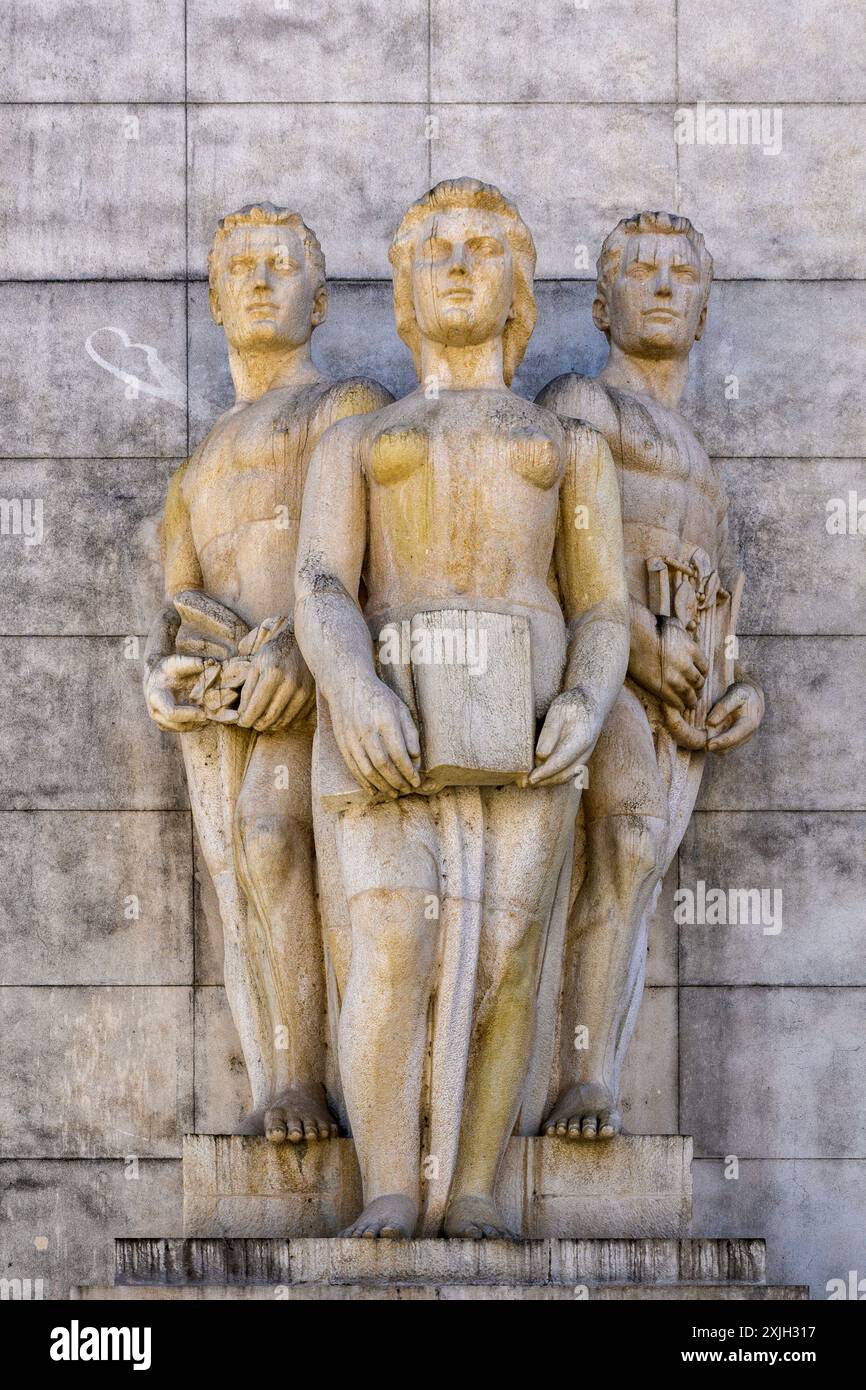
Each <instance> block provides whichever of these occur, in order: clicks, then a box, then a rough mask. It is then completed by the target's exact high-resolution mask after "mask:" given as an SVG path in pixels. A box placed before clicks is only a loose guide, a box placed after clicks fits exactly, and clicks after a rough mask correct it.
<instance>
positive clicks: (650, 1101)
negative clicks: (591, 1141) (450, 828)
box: [622, 987, 680, 1134]
mask: <svg viewBox="0 0 866 1390" xmlns="http://www.w3.org/2000/svg"><path fill="white" fill-rule="evenodd" d="M677 1068H678V1059H677V991H676V990H675V989H670V988H667V987H664V988H658V987H656V988H647V989H646V990H645V991H644V997H643V1000H642V1001H641V1006H640V1013H639V1014H638V1019H637V1026H636V1027H635V1032H634V1038H633V1040H632V1045H631V1047H630V1049H629V1053H628V1056H627V1057H626V1060H625V1066H624V1067H623V1076H622V1117H623V1125H624V1127H625V1130H626V1132H627V1133H628V1134H676V1133H677V1132H678V1130H679V1129H680V1126H679V1124H678V1123H677Z"/></svg>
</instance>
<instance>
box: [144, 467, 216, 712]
mask: <svg viewBox="0 0 866 1390" xmlns="http://www.w3.org/2000/svg"><path fill="white" fill-rule="evenodd" d="M188 463H189V460H187V462H186V463H182V464H181V466H180V468H179V469H178V470H177V472H176V473H175V474H174V475H173V477H172V479H171V481H170V483H169V485H168V494H167V496H166V501H165V511H164V513H163V519H162V561H163V574H164V577H165V595H166V597H165V599H164V601H163V604H162V607H161V608H160V610H159V612H158V613H157V615H156V617H155V618H154V620H153V623H152V624H151V627H150V632H149V633H148V637H147V643H146V645H145V649H144V694H145V699H146V701H147V707H148V712H149V714H150V717H151V719H153V721H154V723H155V724H157V725H158V726H159V728H161V729H164V730H165V731H166V732H169V733H182V732H183V731H184V730H185V729H193V728H199V727H200V726H201V725H202V724H205V723H207V716H206V715H205V714H204V712H203V710H202V709H201V707H200V706H199V705H197V704H191V703H189V702H188V701H187V700H185V699H184V695H185V694H188V692H189V690H190V688H191V687H192V685H193V684H194V683H195V682H196V681H198V680H199V679H200V677H201V674H202V672H203V670H204V662H203V661H201V660H200V659H199V658H198V657H193V656H180V655H177V654H176V653H175V650H174V643H175V638H176V636H177V631H178V628H179V627H180V615H179V614H178V611H177V609H176V608H175V606H174V603H173V601H172V600H173V598H174V595H175V594H177V593H179V592H180V591H181V590H182V589H201V588H203V580H202V573H201V567H200V565H199V562H198V555H197V554H196V549H195V542H194V540H193V536H192V527H191V525H190V519H189V509H188V507H187V505H186V501H185V499H184V495H183V478H184V474H185V472H186V469H187V467H188Z"/></svg>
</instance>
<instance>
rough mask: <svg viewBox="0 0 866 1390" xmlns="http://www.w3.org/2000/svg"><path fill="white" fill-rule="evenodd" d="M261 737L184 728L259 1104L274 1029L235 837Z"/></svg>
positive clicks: (197, 817) (193, 795)
mask: <svg viewBox="0 0 866 1390" xmlns="http://www.w3.org/2000/svg"><path fill="white" fill-rule="evenodd" d="M256 737H257V736H256V734H255V733H253V732H252V731H248V730H246V729H236V728H234V727H232V726H231V725H228V724H207V725H206V726H205V727H204V728H202V729H195V730H193V731H191V732H190V733H185V734H181V735H180V744H181V750H182V752H183V760H184V765H185V768H186V776H187V784H188V787H189V799H190V805H191V806H192V814H193V820H194V821H195V828H196V833H197V835H198V840H199V844H200V846H201V851H202V854H203V855H204V859H205V863H206V864H207V867H208V870H209V872H210V876H211V878H212V879H213V885H214V889H215V891H216V895H217V901H218V902H219V909H220V918H221V920H222V925H223V938H224V943H225V946H224V949H225V967H224V978H225V988H226V995H227V996H228V1001H229V1008H230V1009H231V1013H232V1018H233V1019H234V1023H235V1027H236V1028H237V1031H238V1037H239V1038H240V1043H241V1050H242V1052H243V1055H244V1062H245V1064H246V1069H247V1076H248V1077H249V1082H250V1089H251V1091H252V1097H253V1108H254V1110H255V1109H259V1108H263V1107H264V1106H266V1105H267V1103H268V1101H269V1099H270V1086H271V1052H272V1048H273V1029H272V1025H271V1014H270V1008H269V1004H268V997H267V990H266V988H265V983H264V980H263V978H262V970H261V964H260V961H259V957H258V955H257V953H256V952H255V951H253V950H251V949H250V941H249V935H248V932H249V923H248V913H247V902H246V898H245V896H244V892H243V889H242V887H241V885H240V883H239V881H238V876H237V872H236V870H235V864H234V854H233V837H234V816H235V808H236V806H237V801H238V796H239V794H240V789H241V783H242V781H243V775H244V769H245V767H246V761H247V756H248V754H249V749H250V746H251V744H252V743H253V742H254V740H255V738H256Z"/></svg>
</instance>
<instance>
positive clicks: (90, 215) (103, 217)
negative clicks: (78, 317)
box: [0, 20, 185, 280]
mask: <svg viewBox="0 0 866 1390" xmlns="http://www.w3.org/2000/svg"><path fill="white" fill-rule="evenodd" d="M63 22H64V23H65V20H64V21H63ZM183 161H184V119H183V107H182V106H164V105H161V106H142V105H125V106H113V105H104V106H103V105H100V106H78V105H74V106H64V105H50V106H29V105H25V106H7V107H5V108H4V118H3V124H2V127H0V163H2V165H3V167H6V168H9V167H11V166H12V164H13V162H14V163H16V164H18V163H20V164H22V165H23V168H22V171H21V174H22V176H21V177H20V181H19V182H18V184H17V187H18V189H19V193H18V198H17V202H18V207H17V226H18V235H17V236H15V237H14V238H11V237H10V238H6V239H5V243H4V246H3V250H2V253H0V278H3V279H9V280H11V279H23V280H39V279H42V278H43V277H49V276H58V277H60V276H79V277H82V278H86V277H89V276H94V277H101V276H106V277H111V278H115V279H120V278H121V277H123V276H129V277H130V278H133V277H147V276H154V277H159V278H161V279H168V278H170V277H171V276H173V275H182V274H183V272H184V265H185V245H184V226H183V219H184V206H185V204H184V167H183ZM144 226H146V227H147V235H146V236H142V227H144Z"/></svg>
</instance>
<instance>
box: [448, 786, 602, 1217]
mask: <svg viewBox="0 0 866 1390" xmlns="http://www.w3.org/2000/svg"><path fill="white" fill-rule="evenodd" d="M578 796H579V794H578V793H577V792H576V791H575V790H574V789H573V788H572V787H571V786H568V785H566V786H559V787H551V788H539V789H537V790H526V789H522V788H515V787H501V788H491V789H489V790H485V792H484V794H483V800H484V810H485V827H484V903H483V912H482V920H481V943H480V953H479V962H478V980H477V986H476V1004H475V1015H474V1019H473V1030H472V1042H471V1047H470V1054H469V1067H468V1073H467V1080H466V1095H465V1100H464V1112H463V1113H464V1125H463V1129H462V1132H461V1139H460V1150H459V1155H458V1161H457V1169H456V1173H455V1177H454V1182H453V1185H452V1191H451V1198H450V1201H449V1205H448V1210H447V1213H446V1217H445V1231H446V1234H447V1235H450V1236H458V1237H471V1238H477V1237H485V1236H486V1237H496V1236H507V1235H509V1234H510V1232H509V1231H508V1230H507V1228H506V1227H505V1224H504V1222H503V1221H502V1219H501V1217H500V1215H499V1213H498V1212H497V1210H496V1207H495V1205H494V1200H493V1193H494V1188H495V1185H496V1178H497V1174H498V1172H499V1167H500V1164H501V1161H502V1157H503V1154H504V1153H505V1146H506V1144H507V1142H508V1139H509V1137H510V1135H511V1133H512V1131H513V1129H514V1124H515V1120H516V1118H517V1113H518V1110H519V1108H520V1102H521V1099H522V1093H523V1085H524V1081H525V1078H526V1072H527V1068H528V1065H529V1058H530V1055H531V1051H532V1041H533V1034H534V1027H535V1003H536V991H537V986H538V975H539V968H540V961H541V953H542V950H543V945H544V934H545V930H546V927H547V923H548V920H549V917H550V910H551V906H552V902H553V896H554V893H555V891H556V885H557V881H558V877H559V871H560V869H561V867H562V862H563V858H564V856H565V853H566V851H567V848H568V845H569V842H570V835H571V828H572V825H573V822H574V816H575V814H576V811H577V801H578Z"/></svg>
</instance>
